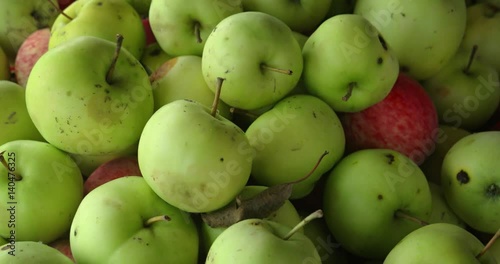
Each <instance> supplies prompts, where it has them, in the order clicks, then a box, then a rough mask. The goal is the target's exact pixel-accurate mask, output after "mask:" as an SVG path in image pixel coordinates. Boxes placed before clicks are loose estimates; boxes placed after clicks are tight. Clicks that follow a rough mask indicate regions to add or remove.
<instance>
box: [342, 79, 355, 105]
mask: <svg viewBox="0 0 500 264" xmlns="http://www.w3.org/2000/svg"><path fill="white" fill-rule="evenodd" d="M356 85H357V84H356V83H355V82H351V83H349V85H348V86H347V93H346V94H345V95H344V96H343V97H342V101H345V102H347V100H349V98H351V95H352V90H353V89H354V87H356Z"/></svg>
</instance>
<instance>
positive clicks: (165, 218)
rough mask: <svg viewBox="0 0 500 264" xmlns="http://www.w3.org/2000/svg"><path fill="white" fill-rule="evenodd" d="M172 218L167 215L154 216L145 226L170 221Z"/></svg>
mask: <svg viewBox="0 0 500 264" xmlns="http://www.w3.org/2000/svg"><path fill="white" fill-rule="evenodd" d="M170 220H171V219H170V217H168V216H167V215H158V216H153V217H151V218H149V219H148V220H147V221H146V223H145V224H144V225H145V226H146V227H148V226H151V225H152V224H154V223H156V222H160V221H170Z"/></svg>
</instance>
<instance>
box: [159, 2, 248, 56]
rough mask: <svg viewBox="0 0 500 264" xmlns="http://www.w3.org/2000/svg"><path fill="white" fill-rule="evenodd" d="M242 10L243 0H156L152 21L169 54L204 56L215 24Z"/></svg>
mask: <svg viewBox="0 0 500 264" xmlns="http://www.w3.org/2000/svg"><path fill="white" fill-rule="evenodd" d="M242 11H243V7H242V5H241V0H217V1H213V0H189V1H178V0H152V1H151V7H150V9H149V23H150V24H151V29H152V30H153V33H154V35H155V37H156V41H157V42H158V43H159V44H160V46H161V48H162V49H163V50H164V51H165V52H166V53H168V54H171V55H172V56H181V55H197V56H201V55H202V53H203V48H204V46H205V44H206V42H207V38H208V36H209V35H210V33H211V32H212V30H213V29H214V28H215V26H216V25H217V24H218V23H219V22H220V21H221V20H223V19H224V18H226V17H228V16H231V15H233V14H237V13H240V12H242Z"/></svg>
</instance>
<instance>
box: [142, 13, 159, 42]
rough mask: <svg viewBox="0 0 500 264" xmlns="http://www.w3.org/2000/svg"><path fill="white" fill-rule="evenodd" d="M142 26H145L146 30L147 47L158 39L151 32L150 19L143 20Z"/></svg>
mask: <svg viewBox="0 0 500 264" xmlns="http://www.w3.org/2000/svg"><path fill="white" fill-rule="evenodd" d="M142 25H143V26H144V30H145V31H146V46H148V45H149V44H152V43H155V42H156V37H155V35H154V34H153V31H152V30H151V25H150V24H149V18H147V17H146V18H143V19H142Z"/></svg>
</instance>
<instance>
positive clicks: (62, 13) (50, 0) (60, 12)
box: [47, 0, 73, 20]
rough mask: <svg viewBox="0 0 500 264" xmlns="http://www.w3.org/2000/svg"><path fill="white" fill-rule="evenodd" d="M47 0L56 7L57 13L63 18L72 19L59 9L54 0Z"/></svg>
mask: <svg viewBox="0 0 500 264" xmlns="http://www.w3.org/2000/svg"><path fill="white" fill-rule="evenodd" d="M47 1H49V3H50V4H51V5H52V6H53V7H55V8H56V9H57V11H58V12H59V14H61V15H63V16H64V17H65V18H67V19H69V20H73V18H72V17H70V16H68V14H66V13H64V11H62V10H61V8H59V6H57V5H56V4H55V3H54V2H52V0H47Z"/></svg>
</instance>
